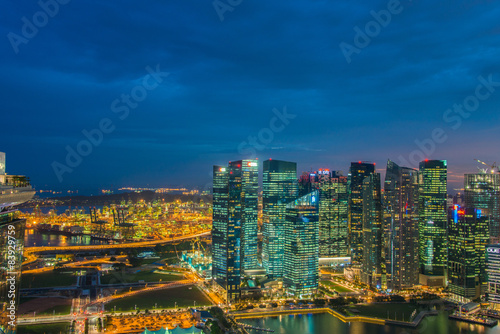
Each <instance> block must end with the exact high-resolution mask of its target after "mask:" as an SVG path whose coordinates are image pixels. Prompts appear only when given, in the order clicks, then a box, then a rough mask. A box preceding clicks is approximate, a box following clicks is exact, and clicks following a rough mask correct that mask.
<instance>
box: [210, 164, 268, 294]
mask: <svg viewBox="0 0 500 334" xmlns="http://www.w3.org/2000/svg"><path fill="white" fill-rule="evenodd" d="M257 214H258V163H257V160H240V161H234V162H230V163H229V165H228V167H223V166H214V168H213V225H212V235H213V241H212V243H213V246H212V247H213V253H212V254H213V255H212V257H213V258H212V276H213V281H214V283H217V285H218V286H219V287H220V288H222V289H223V290H224V291H225V294H226V298H227V300H228V301H235V300H238V299H239V298H240V297H241V288H240V285H241V276H242V274H243V273H244V271H245V270H253V269H256V268H258V258H257V242H258V240H257V229H258V225H257Z"/></svg>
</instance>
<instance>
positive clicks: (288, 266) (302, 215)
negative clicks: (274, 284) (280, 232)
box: [283, 191, 319, 298]
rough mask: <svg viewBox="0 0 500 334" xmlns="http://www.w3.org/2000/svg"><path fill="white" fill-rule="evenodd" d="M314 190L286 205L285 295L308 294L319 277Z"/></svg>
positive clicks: (314, 288)
mask: <svg viewBox="0 0 500 334" xmlns="http://www.w3.org/2000/svg"><path fill="white" fill-rule="evenodd" d="M318 195H319V194H318V191H313V192H311V193H309V194H307V195H304V196H302V197H300V198H299V199H297V200H295V201H293V202H292V203H289V204H288V205H287V207H286V222H285V247H284V248H285V255H284V276H283V283H284V285H285V287H286V292H287V294H288V295H289V296H293V297H296V298H303V297H310V296H312V295H314V294H315V293H316V292H317V289H318V280H319V263H318V259H319V239H318V235H319V217H318Z"/></svg>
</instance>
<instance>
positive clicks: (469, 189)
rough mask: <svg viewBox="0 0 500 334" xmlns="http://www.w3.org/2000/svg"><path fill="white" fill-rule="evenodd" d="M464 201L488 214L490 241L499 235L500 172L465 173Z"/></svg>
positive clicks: (495, 239) (497, 239)
mask: <svg viewBox="0 0 500 334" xmlns="http://www.w3.org/2000/svg"><path fill="white" fill-rule="evenodd" d="M464 191H465V203H464V206H465V207H467V208H476V209H480V210H481V211H482V214H483V215H484V216H489V218H490V219H489V223H490V238H491V243H496V242H499V237H500V174H498V173H497V172H494V173H487V171H485V172H483V173H477V174H465V176H464Z"/></svg>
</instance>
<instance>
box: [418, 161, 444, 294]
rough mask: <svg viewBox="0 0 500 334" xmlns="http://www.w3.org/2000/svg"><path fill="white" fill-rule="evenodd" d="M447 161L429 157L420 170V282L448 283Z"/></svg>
mask: <svg viewBox="0 0 500 334" xmlns="http://www.w3.org/2000/svg"><path fill="white" fill-rule="evenodd" d="M446 186H447V162H446V160H425V161H422V162H421V163H420V169H419V224H418V240H419V262H420V273H421V275H420V279H419V280H420V283H421V284H423V285H431V286H444V285H445V282H446V277H445V275H446V266H447V262H448V217H447V216H448V213H447V201H446V198H447V189H446Z"/></svg>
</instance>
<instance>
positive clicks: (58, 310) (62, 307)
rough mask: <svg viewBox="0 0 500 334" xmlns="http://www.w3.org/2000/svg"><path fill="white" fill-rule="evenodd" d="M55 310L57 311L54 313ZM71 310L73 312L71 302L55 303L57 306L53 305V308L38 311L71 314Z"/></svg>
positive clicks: (46, 313) (47, 313)
mask: <svg viewBox="0 0 500 334" xmlns="http://www.w3.org/2000/svg"><path fill="white" fill-rule="evenodd" d="M54 311H56V312H55V313H54ZM69 312H71V304H69V305H55V306H52V307H51V308H48V309H46V310H43V311H41V312H37V314H40V315H42V314H45V315H51V314H55V315H58V314H69Z"/></svg>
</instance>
